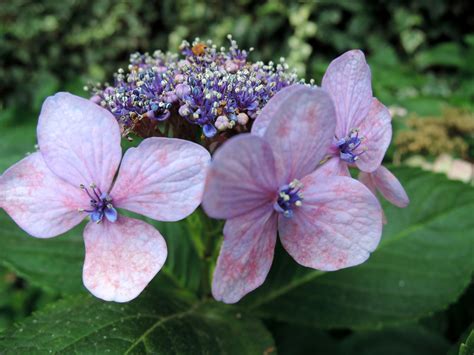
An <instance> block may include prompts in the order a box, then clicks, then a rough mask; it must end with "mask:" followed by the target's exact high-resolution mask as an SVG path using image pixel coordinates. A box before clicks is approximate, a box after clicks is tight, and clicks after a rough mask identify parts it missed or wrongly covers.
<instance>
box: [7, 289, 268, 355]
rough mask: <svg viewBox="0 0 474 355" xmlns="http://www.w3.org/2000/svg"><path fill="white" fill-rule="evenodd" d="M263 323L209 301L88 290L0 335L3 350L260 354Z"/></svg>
mask: <svg viewBox="0 0 474 355" xmlns="http://www.w3.org/2000/svg"><path fill="white" fill-rule="evenodd" d="M272 349H274V345H273V340H272V338H271V335H270V334H269V332H268V331H267V330H266V329H265V327H264V326H263V325H262V323H261V322H260V321H258V320H256V319H253V318H251V317H248V316H246V315H242V314H239V313H236V312H235V310H234V308H233V307H230V306H224V305H222V304H219V303H217V302H213V301H198V302H194V303H192V302H189V301H187V300H185V299H184V298H182V297H178V296H177V295H175V294H171V293H164V292H161V293H153V294H152V293H151V292H146V293H144V294H142V295H141V296H140V297H139V298H138V299H136V300H135V301H133V302H130V303H128V304H117V303H107V302H102V301H100V300H97V299H94V298H92V297H90V296H76V297H71V298H67V299H65V300H61V301H59V302H57V303H55V304H52V305H50V306H48V307H46V309H44V310H42V311H40V312H38V313H36V314H35V315H33V316H32V317H29V318H27V319H26V320H25V321H24V322H22V323H20V324H18V325H17V326H16V327H15V328H14V329H10V330H8V331H6V332H4V333H2V334H1V335H0V352H1V353H2V354H18V353H22V354H30V353H47V352H54V353H68V354H69V353H88V354H92V353H94V354H96V353H97V354H106V353H111V354H117V353H121V354H122V353H123V354H142V353H153V354H169V353H174V354H184V353H185V354H262V353H264V352H265V351H267V353H269V352H270V351H271V350H272Z"/></svg>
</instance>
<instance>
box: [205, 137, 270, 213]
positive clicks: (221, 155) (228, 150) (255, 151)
mask: <svg viewBox="0 0 474 355" xmlns="http://www.w3.org/2000/svg"><path fill="white" fill-rule="evenodd" d="M278 188H279V184H278V181H277V179H276V173H275V162H274V159H273V153H272V151H271V148H270V146H269V145H268V143H267V142H266V141H265V140H264V139H263V138H260V137H258V136H255V135H251V134H240V135H238V136H236V137H234V138H231V139H230V140H228V141H227V142H226V143H224V144H223V145H222V147H220V148H219V149H218V150H217V152H216V153H215V154H214V158H213V160H212V163H211V166H210V168H209V172H208V177H207V181H206V188H205V192H204V198H203V202H202V203H203V207H204V210H205V211H206V213H207V214H208V215H209V216H211V217H213V218H222V219H230V218H234V217H237V216H239V215H242V214H246V213H249V212H250V211H252V210H253V209H255V208H258V207H262V206H265V205H270V206H271V205H272V204H273V199H274V198H275V196H276V194H277V192H278Z"/></svg>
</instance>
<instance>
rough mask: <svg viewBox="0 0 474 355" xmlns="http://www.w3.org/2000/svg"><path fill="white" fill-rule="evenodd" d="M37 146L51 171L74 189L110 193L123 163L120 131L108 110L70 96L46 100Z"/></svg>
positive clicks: (61, 95) (40, 121) (59, 94)
mask: <svg viewBox="0 0 474 355" xmlns="http://www.w3.org/2000/svg"><path fill="white" fill-rule="evenodd" d="M38 143H39V147H40V151H41V153H42V154H43V157H44V160H45V162H46V164H47V165H48V167H49V168H50V169H51V170H52V171H53V172H54V173H55V174H56V175H58V176H59V177H61V178H63V179H64V180H66V181H67V182H69V183H71V184H72V185H74V186H79V185H80V184H84V185H85V186H89V185H90V184H91V183H94V184H95V185H97V186H98V187H99V188H100V189H101V190H102V191H104V192H107V191H109V189H110V185H111V183H112V180H113V177H114V175H115V173H116V171H117V168H118V166H119V163H120V159H121V155H122V149H121V148H120V129H119V125H118V123H117V121H116V120H115V118H114V116H113V115H112V114H111V113H110V112H109V111H107V110H105V109H103V108H101V107H100V106H98V105H96V104H94V103H93V102H91V101H90V100H86V99H83V98H81V97H78V96H74V95H71V94H68V93H58V94H56V95H54V96H50V97H48V98H47V99H46V101H45V102H44V104H43V107H42V109H41V114H40V117H39V122H38Z"/></svg>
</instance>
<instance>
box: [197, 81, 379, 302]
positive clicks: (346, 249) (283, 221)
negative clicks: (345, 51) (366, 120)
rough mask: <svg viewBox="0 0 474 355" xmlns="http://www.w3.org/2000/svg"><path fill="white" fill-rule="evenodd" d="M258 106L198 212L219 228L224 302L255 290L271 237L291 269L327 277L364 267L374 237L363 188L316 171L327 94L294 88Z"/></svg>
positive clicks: (325, 131) (331, 118)
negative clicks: (322, 272) (296, 267)
mask: <svg viewBox="0 0 474 355" xmlns="http://www.w3.org/2000/svg"><path fill="white" fill-rule="evenodd" d="M267 106H269V109H268V110H267V108H266V107H265V108H264V111H267V112H266V113H267V114H268V113H269V112H268V111H271V113H272V118H271V120H268V119H267V117H268V115H267V114H265V115H263V112H262V115H260V116H259V117H258V118H257V119H256V121H255V125H254V127H255V130H252V133H253V134H241V135H238V136H236V137H233V138H231V139H230V140H228V141H226V142H225V143H224V144H223V145H222V146H221V147H220V148H219V149H218V150H217V152H216V153H215V155H214V158H213V161H212V162H211V165H210V169H209V173H208V178H207V182H206V188H205V194H204V198H203V207H204V209H205V211H206V212H207V213H208V214H209V215H210V216H211V217H214V218H220V219H226V220H227V221H226V223H225V227H224V242H223V245H222V249H221V251H220V255H219V258H218V261H217V266H216V270H215V273H214V279H213V284H212V293H213V295H214V297H215V298H216V299H217V300H221V301H223V302H226V303H234V302H237V301H239V300H240V299H241V298H242V297H243V296H244V295H245V294H247V293H248V292H250V291H252V290H254V289H255V288H257V287H258V286H260V285H261V284H262V283H263V282H264V280H265V278H266V276H267V273H268V271H269V269H270V265H271V263H272V260H273V254H274V248H275V242H276V238H277V231H278V232H279V235H280V239H281V242H282V244H283V247H284V248H285V249H286V250H287V251H288V253H289V254H290V255H291V256H292V257H293V258H294V259H295V260H296V261H297V262H298V263H299V264H301V265H304V266H307V267H311V268H315V269H319V270H327V271H331V270H338V269H341V268H346V267H350V266H354V265H357V264H360V263H362V262H364V261H365V260H366V259H367V258H368V257H369V255H370V253H371V252H372V251H373V250H374V249H375V248H376V246H377V245H378V243H379V240H380V236H381V232H382V213H381V208H380V205H379V203H378V201H377V199H376V198H375V196H374V195H373V194H372V193H371V192H370V191H369V190H368V189H367V188H366V187H365V186H364V185H363V184H361V183H360V182H358V181H357V180H354V179H352V178H349V177H345V176H331V177H327V176H325V174H321V173H320V170H319V169H316V167H317V166H318V164H319V162H320V161H321V160H322V159H323V157H324V156H325V154H326V152H327V149H328V147H329V145H330V144H331V142H332V139H333V137H334V130H335V125H336V117H335V115H336V112H335V109H334V105H333V103H332V100H331V98H330V97H329V95H328V94H327V93H325V92H324V91H323V90H321V89H318V88H311V87H308V86H305V85H293V86H290V87H288V88H285V89H283V90H281V91H280V92H279V93H278V94H276V95H275V96H274V97H273V98H272V99H271V100H270V102H269V103H268V105H267ZM261 117H263V119H264V120H265V122H260V119H261ZM315 169H316V170H315Z"/></svg>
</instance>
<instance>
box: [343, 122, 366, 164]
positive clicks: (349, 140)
mask: <svg viewBox="0 0 474 355" xmlns="http://www.w3.org/2000/svg"><path fill="white" fill-rule="evenodd" d="M364 140H365V138H364V137H359V129H358V128H353V129H351V130H350V132H349V135H348V136H347V137H344V138H341V139H339V140H337V142H336V143H335V145H336V147H337V148H338V149H339V152H340V153H339V156H340V158H341V159H342V160H344V161H346V162H348V163H355V162H356V161H357V160H358V159H359V156H360V155H361V154H363V153H364V152H365V151H366V148H364V149H362V151H360V150H359V151H358V152H356V150H357V149H358V148H359V146H360V145H361V143H362V142H363V141H364Z"/></svg>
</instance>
